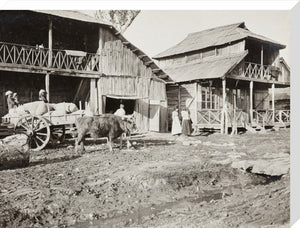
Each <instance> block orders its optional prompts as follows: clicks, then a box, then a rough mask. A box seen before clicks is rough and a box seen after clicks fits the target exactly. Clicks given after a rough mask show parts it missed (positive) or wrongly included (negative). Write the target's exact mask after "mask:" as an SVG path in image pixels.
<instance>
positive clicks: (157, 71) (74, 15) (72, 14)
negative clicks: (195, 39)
mask: <svg viewBox="0 0 300 228" xmlns="http://www.w3.org/2000/svg"><path fill="white" fill-rule="evenodd" d="M31 11H32V12H35V13H41V14H46V15H52V16H56V17H61V18H67V19H71V20H77V21H83V22H87V23H96V24H99V25H102V26H105V27H107V28H108V29H110V30H112V33H113V34H114V35H115V36H117V37H118V38H119V39H120V40H121V41H122V42H123V44H124V45H126V46H127V48H129V49H131V50H134V53H135V54H136V55H137V56H142V57H141V61H142V62H143V63H144V64H145V65H146V66H147V67H150V68H151V69H152V72H153V74H154V75H155V76H157V77H158V78H160V79H162V80H164V81H165V82H172V80H171V78H170V77H169V76H168V75H167V74H166V73H165V72H164V71H163V70H162V69H161V68H159V67H158V66H157V65H156V64H155V63H154V62H153V61H152V59H151V58H150V57H149V56H148V55H146V54H145V53H144V52H143V51H142V50H141V49H139V48H137V47H136V46H134V45H133V44H132V43H131V42H129V41H128V40H127V39H126V38H125V37H124V36H123V35H122V34H121V33H120V31H118V30H117V29H116V28H115V27H114V26H113V25H110V24H107V23H102V22H101V21H99V20H97V19H96V18H93V17H91V16H89V15H87V14H84V13H81V12H78V11H72V10H31Z"/></svg>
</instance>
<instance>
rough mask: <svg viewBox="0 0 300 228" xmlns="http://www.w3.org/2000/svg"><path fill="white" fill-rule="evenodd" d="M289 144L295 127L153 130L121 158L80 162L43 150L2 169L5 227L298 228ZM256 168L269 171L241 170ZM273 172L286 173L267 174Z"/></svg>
mask: <svg viewBox="0 0 300 228" xmlns="http://www.w3.org/2000/svg"><path fill="white" fill-rule="evenodd" d="M289 142H290V137H289V130H288V129H283V130H280V131H276V132H275V131H273V132H267V133H262V134H259V133H258V134H250V133H246V134H242V135H236V136H229V135H220V134H211V135H205V134H203V135H200V136H195V137H190V138H188V139H186V138H183V137H174V136H171V135H170V134H153V133H152V134H148V135H146V136H145V137H139V138H138V137H137V138H134V139H132V143H133V144H134V147H135V148H132V149H125V147H124V149H122V150H119V149H118V148H117V147H115V148H114V152H112V153H110V152H109V151H108V149H107V146H106V145H105V144H100V143H101V142H99V141H98V142H95V141H89V142H88V145H87V146H86V150H87V151H86V153H84V154H83V155H82V156H76V155H75V153H74V148H72V146H71V145H73V141H72V140H70V142H67V143H64V144H62V145H59V147H58V148H48V149H45V150H43V151H40V152H35V153H33V154H32V156H31V163H30V166H29V167H27V168H22V169H14V170H4V171H1V172H0V226H1V227H76V228H79V227H125V226H126V227H281V226H282V227H289V217H290V208H289V200H290V187H289V186H290V177H289V150H290V143H289ZM124 146H125V145H124ZM247 161H259V162H260V163H259V164H264V165H265V166H261V165H260V166H259V168H256V170H260V171H262V172H260V174H256V173H253V170H254V169H255V167H254V166H253V167H250V168H249V167H246V168H245V169H244V170H243V169H240V168H237V167H235V166H234V165H233V164H234V163H237V164H245V162H247ZM276 162H279V163H278V164H280V165H276V164H277V163H276ZM266 164H267V165H266ZM268 164H270V165H268ZM271 165H273V166H274V167H275V168H273V169H272V170H271V171H269V172H272V173H274V172H275V173H276V171H278V170H279V173H278V174H276V175H273V176H271V175H269V174H268V173H267V174H265V173H264V170H266V169H268V168H270V166H271ZM280 166H281V167H280ZM233 167H235V168H233ZM274 170H275V171H274ZM282 170H283V171H282ZM286 170H288V171H286ZM266 172H267V171H266Z"/></svg>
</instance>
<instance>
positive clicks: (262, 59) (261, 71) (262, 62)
mask: <svg viewBox="0 0 300 228" xmlns="http://www.w3.org/2000/svg"><path fill="white" fill-rule="evenodd" d="M263 69H264V46H263V45H261V50H260V76H261V78H263V76H264V71H263Z"/></svg>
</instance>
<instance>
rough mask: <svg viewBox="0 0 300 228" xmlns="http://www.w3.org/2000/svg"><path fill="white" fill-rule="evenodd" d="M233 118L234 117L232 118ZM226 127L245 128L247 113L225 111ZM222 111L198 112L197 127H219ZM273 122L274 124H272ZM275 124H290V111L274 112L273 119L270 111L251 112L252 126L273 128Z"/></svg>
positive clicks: (206, 110)
mask: <svg viewBox="0 0 300 228" xmlns="http://www.w3.org/2000/svg"><path fill="white" fill-rule="evenodd" d="M234 116H235V117H234ZM227 117H228V127H232V126H233V124H234V123H236V124H237V126H238V127H245V126H246V125H247V124H248V123H249V122H250V121H249V113H247V112H245V111H243V110H239V109H237V110H235V115H234V110H233V109H228V110H227ZM221 119H222V109H205V110H199V111H198V116H197V125H199V126H200V127H201V126H205V127H210V126H211V127H214V126H216V125H221ZM274 121H275V122H274ZM275 123H282V124H285V125H287V124H289V123H290V111H289V110H276V111H275V116H274V118H273V111H272V110H253V120H252V123H251V124H252V125H256V126H261V127H265V126H274V124H275Z"/></svg>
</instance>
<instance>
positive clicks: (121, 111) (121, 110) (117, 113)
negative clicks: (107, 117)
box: [114, 103, 126, 117]
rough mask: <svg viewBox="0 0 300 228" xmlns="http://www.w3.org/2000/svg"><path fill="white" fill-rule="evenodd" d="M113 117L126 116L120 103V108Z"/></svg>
mask: <svg viewBox="0 0 300 228" xmlns="http://www.w3.org/2000/svg"><path fill="white" fill-rule="evenodd" d="M114 115H116V116H121V117H123V116H125V115H126V112H125V109H124V104H122V103H121V104H120V108H119V109H118V110H117V111H115V113H114Z"/></svg>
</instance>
